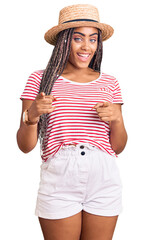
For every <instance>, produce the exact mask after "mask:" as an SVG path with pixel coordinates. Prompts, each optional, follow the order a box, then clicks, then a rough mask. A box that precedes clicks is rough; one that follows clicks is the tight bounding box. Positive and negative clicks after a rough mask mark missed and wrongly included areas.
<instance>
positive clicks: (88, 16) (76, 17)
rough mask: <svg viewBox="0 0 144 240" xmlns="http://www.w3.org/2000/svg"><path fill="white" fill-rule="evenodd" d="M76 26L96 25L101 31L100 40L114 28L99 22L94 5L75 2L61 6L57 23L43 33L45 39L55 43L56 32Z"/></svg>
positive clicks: (108, 35)
mask: <svg viewBox="0 0 144 240" xmlns="http://www.w3.org/2000/svg"><path fill="white" fill-rule="evenodd" d="M76 27H96V28H99V29H100V30H101V31H102V40H103V41H104V40H107V39H108V38H110V37H111V36H112V34H113V32H114V29H113V28H112V27H111V26H110V25H108V24H105V23H100V18H99V12H98V9H97V8H96V7H95V6H92V5H89V4H76V5H72V6H68V7H65V8H63V9H62V10H61V11H60V13H59V23H58V25H57V26H55V27H53V28H51V29H49V30H48V31H47V32H46V33H45V36H44V38H45V40H46V41H47V42H48V43H50V44H52V45H55V43H56V39H57V34H58V33H59V32H61V31H63V30H64V29H68V28H76Z"/></svg>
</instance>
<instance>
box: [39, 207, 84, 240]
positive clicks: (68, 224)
mask: <svg viewBox="0 0 144 240" xmlns="http://www.w3.org/2000/svg"><path fill="white" fill-rule="evenodd" d="M39 222H40V225H41V229H42V232H43V235H44V239H45V240H59V239H62V240H68V239H69V240H79V238H80V233H81V222H82V212H79V213H78V214H75V215H73V216H71V217H68V218H63V219H57V220H51V219H44V218H39Z"/></svg>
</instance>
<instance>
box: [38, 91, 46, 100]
mask: <svg viewBox="0 0 144 240" xmlns="http://www.w3.org/2000/svg"><path fill="white" fill-rule="evenodd" d="M36 98H37V99H42V98H45V93H44V92H40V93H39V94H38V95H37V97H36Z"/></svg>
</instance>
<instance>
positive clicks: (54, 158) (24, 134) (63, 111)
mask: <svg viewBox="0 0 144 240" xmlns="http://www.w3.org/2000/svg"><path fill="white" fill-rule="evenodd" d="M112 34H113V28H112V27H111V26H109V25H107V24H104V23H100V20H99V14H98V10H97V8H96V7H94V6H91V5H85V4H78V5H72V6H68V7H65V8H63V9H62V10H61V11H60V16H59V24H58V25H57V26H55V27H53V28H52V29H50V30H48V31H47V32H46V34H45V40H46V41H47V42H48V43H50V44H53V45H55V47H54V50H53V53H52V56H51V58H50V60H49V63H48V65H47V67H46V69H45V70H40V71H35V72H34V73H32V74H31V75H30V77H29V79H28V81H27V84H26V87H25V90H24V92H23V94H22V95H21V99H22V100H23V101H22V103H23V105H22V116H21V124H20V128H19V130H18V132H17V142H18V146H19V148H20V149H21V150H22V151H23V152H24V153H28V152H30V151H31V150H32V149H33V148H34V147H35V146H36V144H37V140H38V137H39V138H40V143H41V151H42V165H41V179H40V185H39V191H38V198H37V205H36V215H37V216H38V217H39V221H40V224H41V228H42V231H43V235H44V239H46V240H58V239H63V240H67V239H69V240H79V239H81V240H93V239H97V240H102V239H103V240H110V239H112V236H113V232H114V229H115V226H116V222H117V218H118V215H119V214H120V212H121V208H122V207H121V205H122V203H121V180H120V176H119V170H118V168H117V165H116V157H117V154H119V153H121V152H122V151H123V149H124V147H125V145H126V142H127V133H126V130H125V127H124V122H123V117H122V111H121V105H122V104H123V100H122V96H121V89H120V86H119V83H118V81H117V79H116V78H115V77H113V76H110V75H108V74H105V73H103V72H101V70H100V67H101V60H102V41H104V40H107V39H108V38H110V37H111V36H112Z"/></svg>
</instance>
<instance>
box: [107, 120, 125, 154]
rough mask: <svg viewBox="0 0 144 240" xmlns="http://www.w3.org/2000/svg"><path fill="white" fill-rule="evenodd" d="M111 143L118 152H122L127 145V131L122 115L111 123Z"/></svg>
mask: <svg viewBox="0 0 144 240" xmlns="http://www.w3.org/2000/svg"><path fill="white" fill-rule="evenodd" d="M110 143H111V146H112V149H113V150H114V151H115V153H116V154H119V153H121V152H122V151H123V149H124V148H125V146H126V143H127V132H126V129H125V126H124V122H123V118H122V117H121V118H120V119H119V121H112V122H111V124H110Z"/></svg>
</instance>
